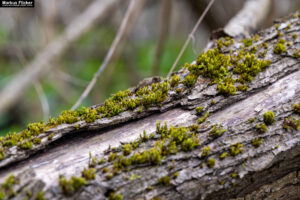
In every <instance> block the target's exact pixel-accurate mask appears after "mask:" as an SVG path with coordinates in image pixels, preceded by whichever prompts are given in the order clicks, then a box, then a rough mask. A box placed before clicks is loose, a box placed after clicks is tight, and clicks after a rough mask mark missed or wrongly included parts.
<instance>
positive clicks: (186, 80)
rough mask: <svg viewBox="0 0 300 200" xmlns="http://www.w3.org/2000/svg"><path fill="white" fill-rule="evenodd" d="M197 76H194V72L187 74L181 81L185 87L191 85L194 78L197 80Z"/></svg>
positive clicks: (193, 82)
mask: <svg viewBox="0 0 300 200" xmlns="http://www.w3.org/2000/svg"><path fill="white" fill-rule="evenodd" d="M197 78H198V76H196V75H195V74H192V73H190V74H188V75H187V76H186V77H185V78H184V79H183V81H182V83H183V84H184V85H185V86H186V87H192V86H193V85H194V84H195V82H196V80H197Z"/></svg>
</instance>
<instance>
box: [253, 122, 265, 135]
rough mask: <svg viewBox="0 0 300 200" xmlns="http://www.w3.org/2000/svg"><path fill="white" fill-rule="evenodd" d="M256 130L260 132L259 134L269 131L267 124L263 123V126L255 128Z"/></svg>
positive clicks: (259, 125) (258, 125)
mask: <svg viewBox="0 0 300 200" xmlns="http://www.w3.org/2000/svg"><path fill="white" fill-rule="evenodd" d="M255 128H256V130H257V131H258V132H259V133H266V132H267V131H268V127H267V125H266V124H264V123H262V124H257V125H256V126H255Z"/></svg>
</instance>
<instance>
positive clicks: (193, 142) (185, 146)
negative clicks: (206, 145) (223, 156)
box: [181, 135, 199, 151]
mask: <svg viewBox="0 0 300 200" xmlns="http://www.w3.org/2000/svg"><path fill="white" fill-rule="evenodd" d="M198 145H199V139H198V137H197V136H196V135H193V136H192V137H190V138H187V139H185V140H184V141H183V142H182V145H181V149H182V150H183V151H190V150H192V149H193V148H195V147H196V146H198Z"/></svg>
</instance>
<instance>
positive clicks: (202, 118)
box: [198, 111, 209, 124]
mask: <svg viewBox="0 0 300 200" xmlns="http://www.w3.org/2000/svg"><path fill="white" fill-rule="evenodd" d="M208 116H209V112H208V111H207V112H206V113H205V115H204V116H203V117H200V118H199V119H198V123H199V124H202V123H203V122H205V121H206V119H207V118H208Z"/></svg>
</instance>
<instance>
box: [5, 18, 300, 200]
mask: <svg viewBox="0 0 300 200" xmlns="http://www.w3.org/2000/svg"><path fill="white" fill-rule="evenodd" d="M280 23H281V26H280V27H279V29H281V30H283V29H284V28H285V27H286V26H287V24H289V23H291V28H290V29H289V30H288V31H286V33H285V34H284V36H283V38H284V39H285V40H286V41H290V42H291V45H290V46H288V47H287V53H284V54H281V55H277V54H274V53H273V45H274V44H275V43H277V41H278V35H277V30H276V29H275V28H274V27H272V28H270V29H267V30H265V31H263V32H261V33H260V36H261V40H260V41H258V42H257V43H256V44H255V43H254V45H257V44H259V43H261V42H262V41H266V42H267V43H268V44H269V48H268V52H267V54H266V57H265V59H270V60H271V66H270V67H269V68H268V69H267V70H266V71H263V72H261V73H260V74H259V75H258V76H257V77H255V79H254V80H253V81H252V83H251V84H250V85H249V89H248V91H247V92H237V94H236V95H232V96H230V97H224V96H222V95H219V94H218V93H217V91H216V86H215V85H210V84H209V81H208V80H206V79H205V78H203V77H201V76H200V77H199V78H198V80H197V82H196V84H195V86H194V87H193V88H192V89H191V90H190V89H187V88H185V87H184V86H183V85H182V84H181V85H180V87H181V88H183V89H184V92H183V93H182V94H181V95H177V94H176V93H175V92H174V91H172V90H171V91H170V92H169V94H168V99H167V100H166V101H164V102H163V104H162V106H161V107H150V108H149V109H148V110H146V111H144V112H142V113H139V112H138V111H137V110H138V109H136V110H135V111H133V112H129V111H128V112H124V113H122V114H120V115H118V116H115V117H112V118H110V119H106V118H104V119H99V120H97V121H95V122H93V123H86V122H84V121H80V122H77V123H75V124H72V125H61V126H59V127H56V128H53V129H51V130H48V132H46V133H45V134H42V135H41V137H42V144H41V145H39V146H35V147H34V148H33V149H32V150H30V151H19V150H18V151H17V150H16V149H11V152H10V154H8V156H7V157H5V159H4V160H3V161H1V162H0V167H1V168H0V176H1V180H3V179H4V178H5V177H6V176H7V175H8V174H10V173H14V174H21V176H23V177H22V178H21V180H22V181H21V182H20V183H19V184H18V185H17V186H16V188H19V189H16V190H17V191H18V192H17V195H16V196H15V199H22V198H23V197H25V196H24V195H25V193H26V190H32V192H33V194H37V192H39V191H40V190H42V189H44V190H46V194H45V197H47V198H48V199H67V198H69V199H107V194H108V193H109V192H111V191H115V192H116V193H118V194H121V195H122V196H123V199H152V198H155V197H156V198H158V197H159V199H230V198H237V197H240V198H241V199H243V198H244V199H263V198H268V199H297V198H299V194H298V193H297V190H299V189H300V188H299V182H300V181H299V172H298V171H299V170H300V157H299V152H300V131H295V130H294V131H289V132H287V131H285V130H284V129H283V128H282V123H283V120H284V118H285V117H287V116H289V115H291V114H292V105H293V104H295V103H298V102H299V101H300V60H299V58H298V59H295V58H293V56H292V55H293V52H294V50H293V49H299V46H300V33H299V30H300V25H299V18H292V19H290V20H288V21H287V22H280ZM289 33H290V34H289ZM291 34H296V35H297V38H296V39H292V35H291ZM238 49H239V46H238V43H236V45H235V46H234V47H233V51H234V50H238ZM187 73H188V72H187V71H186V70H184V69H183V70H181V71H180V72H179V73H178V74H179V75H180V76H181V77H184V76H185V75H186V74H187ZM211 100H214V101H215V104H211ZM197 106H203V107H204V108H205V110H207V111H209V112H210V113H211V115H210V116H209V118H208V119H207V121H206V123H205V124H204V125H202V126H201V128H200V130H199V140H200V142H199V146H198V147H196V148H194V149H193V150H192V151H189V152H179V153H177V154H176V155H169V156H166V157H165V158H164V159H163V160H162V163H161V164H160V165H156V166H153V165H134V166H131V167H129V169H128V171H123V172H122V173H120V174H117V175H115V176H114V177H113V178H111V179H110V180H107V179H106V178H105V176H106V174H103V173H102V169H103V167H107V168H110V167H112V163H106V164H101V165H98V166H96V169H97V175H96V179H95V180H93V181H89V182H88V185H86V186H84V187H83V188H82V189H80V190H79V191H78V192H76V193H75V194H74V195H73V196H69V197H67V196H65V195H63V194H62V193H61V191H60V189H59V186H58V176H59V174H63V175H65V176H67V177H69V176H71V175H77V176H80V172H81V170H82V169H83V168H84V167H86V166H87V164H88V160H89V152H91V153H92V155H96V156H97V157H99V158H101V157H102V156H103V155H104V150H105V149H107V148H108V147H109V145H111V147H118V146H119V144H120V142H130V141H133V140H135V139H137V138H138V137H139V134H140V133H142V132H143V130H146V131H147V133H148V134H149V133H152V132H155V128H156V121H167V123H168V125H173V126H189V125H191V124H195V123H196V121H197V118H198V117H197V116H196V112H195V111H194V108H195V107H197ZM267 110H272V111H274V113H275V115H276V122H275V123H273V124H272V125H270V126H268V131H267V132H266V133H264V134H259V133H258V132H257V131H256V128H255V126H256V124H257V123H261V122H262V121H263V120H262V114H263V113H264V112H266V111H267ZM253 117H255V118H256V120H255V122H254V123H250V122H249V119H250V118H253ZM295 117H296V116H295ZM298 117H299V116H298ZM215 123H219V124H222V125H223V126H224V128H226V129H227V131H226V132H225V133H224V135H223V136H222V137H220V138H217V139H212V138H211V137H210V136H209V132H210V130H211V128H212V126H213V125H214V124H215ZM77 124H79V125H80V127H79V129H78V130H77V129H76V125H77ZM52 132H54V133H56V136H55V137H54V140H52V141H48V140H47V135H49V134H50V133H52ZM258 137H259V138H263V139H264V141H263V142H262V144H261V145H260V146H259V147H257V148H255V147H254V146H253V145H252V139H255V138H258ZM237 142H239V143H241V144H243V149H244V151H243V152H242V153H241V154H239V155H237V156H235V157H232V156H229V157H227V158H226V159H224V160H220V159H219V156H220V154H221V153H223V152H226V151H228V150H229V149H230V145H231V144H235V143H237ZM150 143H151V140H150V141H149V142H146V143H145V144H143V145H142V146H141V147H140V148H138V149H136V150H135V151H141V150H142V149H144V148H149V147H150ZM207 145H209V146H210V148H211V151H210V155H209V157H210V158H214V159H215V161H216V164H215V166H214V167H213V168H208V167H207V166H206V165H204V166H203V168H201V167H200V166H202V163H206V159H205V158H203V157H201V154H202V147H204V146H207ZM41 150H45V151H41ZM35 153H36V154H35ZM170 165H172V168H170V167H169V166H170ZM28 168H30V169H31V170H29V171H27V172H26V173H22V172H23V170H26V169H28ZM175 172H179V175H178V177H177V178H174V179H171V181H170V183H171V184H170V185H169V186H162V185H159V184H158V179H159V178H160V177H163V176H166V175H168V176H170V177H172V175H173V174H174V173H175ZM234 173H236V174H237V175H238V177H237V178H232V174H234ZM132 174H135V175H136V176H137V177H138V178H136V179H134V180H130V179H128V178H126V177H131V175H132ZM220 183H224V184H220ZM25 185H26V186H27V187H23V186H25ZM149 187H152V188H153V189H152V190H149V189H147V188H149ZM32 198H34V195H33V197H32Z"/></svg>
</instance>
